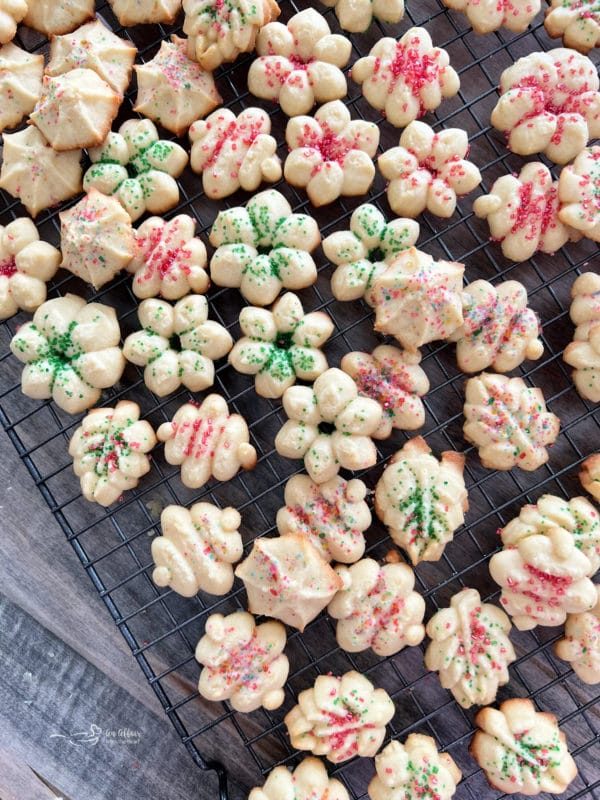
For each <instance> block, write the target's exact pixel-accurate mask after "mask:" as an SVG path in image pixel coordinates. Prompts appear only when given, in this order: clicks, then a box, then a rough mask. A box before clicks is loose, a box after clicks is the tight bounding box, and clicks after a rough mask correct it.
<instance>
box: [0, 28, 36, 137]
mask: <svg viewBox="0 0 600 800" xmlns="http://www.w3.org/2000/svg"><path fill="white" fill-rule="evenodd" d="M43 72H44V56H42V55H32V54H30V53H27V52H26V51H25V50H22V49H21V48H20V47H17V45H16V44H13V43H12V42H9V43H8V44H5V45H3V46H2V47H0V96H1V97H2V106H1V107H0V132H1V131H3V130H4V129H5V128H14V127H15V126H16V125H18V124H19V123H20V122H21V120H22V119H23V117H25V116H27V114H29V113H30V112H31V111H33V108H34V106H35V104H36V103H37V101H38V100H39V98H40V95H41V93H42V74H43Z"/></svg>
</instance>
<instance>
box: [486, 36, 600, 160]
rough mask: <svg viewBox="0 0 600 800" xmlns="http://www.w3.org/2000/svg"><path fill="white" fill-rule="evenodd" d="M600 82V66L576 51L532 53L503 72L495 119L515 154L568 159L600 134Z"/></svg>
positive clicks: (559, 50)
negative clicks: (537, 154) (599, 68)
mask: <svg viewBox="0 0 600 800" xmlns="http://www.w3.org/2000/svg"><path fill="white" fill-rule="evenodd" d="M599 86H600V81H599V79H598V72H597V70H596V67H595V66H594V64H593V63H592V62H591V61H590V59H589V58H587V56H583V55H581V53H577V52H576V51H575V50H569V49H568V48H564V47H558V48H556V49H555V50H549V51H548V52H545V53H544V52H537V53H531V54H530V55H528V56H523V58H520V59H519V60H518V61H516V62H515V63H514V64H512V65H511V66H510V67H507V69H505V70H504V72H503V73H502V75H501V76H500V95H501V96H500V99H499V100H498V103H497V104H496V106H495V108H494V110H493V111H492V115H491V123H492V125H493V127H494V128H496V130H498V131H503V132H504V133H505V134H506V136H507V140H508V147H509V149H510V150H512V152H513V153H518V154H519V155H521V156H528V155H532V154H533V153H545V155H547V156H548V158H549V159H550V160H551V161H554V162H555V163H556V164H566V163H568V162H569V161H571V159H573V158H575V156H576V155H577V154H578V153H579V151H580V150H581V149H582V148H584V147H585V146H586V145H587V143H588V142H589V140H590V139H593V138H595V137H597V136H599V135H600V92H598V87H599Z"/></svg>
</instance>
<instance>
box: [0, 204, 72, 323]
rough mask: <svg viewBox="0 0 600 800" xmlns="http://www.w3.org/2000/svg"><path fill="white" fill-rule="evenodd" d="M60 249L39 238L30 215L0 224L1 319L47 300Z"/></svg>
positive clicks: (27, 309)
mask: <svg viewBox="0 0 600 800" xmlns="http://www.w3.org/2000/svg"><path fill="white" fill-rule="evenodd" d="M59 264H60V252H59V251H58V250H57V249H56V248H55V247H52V245H51V244H49V243H48V242H44V241H40V237H39V234H38V231H37V228H36V227H35V225H34V224H33V222H32V221H31V220H30V219H29V218H28V217H18V218H17V219H14V220H13V221H12V222H9V223H8V225H6V226H5V227H3V226H1V225H0V319H7V317H12V315H13V314H16V313H17V311H18V310H19V309H20V308H21V309H23V311H35V310H36V308H38V306H41V305H42V303H43V302H44V301H45V300H46V281H49V280H50V279H51V278H53V277H54V275H55V273H56V270H57V269H58V265H59Z"/></svg>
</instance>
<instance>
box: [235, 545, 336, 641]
mask: <svg viewBox="0 0 600 800" xmlns="http://www.w3.org/2000/svg"><path fill="white" fill-rule="evenodd" d="M235 574H236V576H237V577H238V578H240V579H241V580H242V581H243V582H244V586H245V587H246V594H247V595H248V608H249V609H250V611H251V612H252V613H253V614H265V615H266V616H268V617H275V618H276V619H280V620H281V621H282V622H285V623H286V625H291V626H292V627H294V628H298V629H299V630H301V631H303V630H304V628H305V627H306V626H307V625H308V623H309V622H310V621H311V620H313V619H314V618H315V617H316V616H317V614H319V613H320V612H321V611H322V610H323V609H324V608H325V606H326V605H327V603H328V602H329V601H330V600H331V598H332V597H333V596H334V594H335V593H336V592H337V591H338V589H341V588H342V580H341V578H340V577H339V576H338V575H337V573H336V572H335V570H333V569H332V567H330V566H329V564H328V563H327V561H325V559H324V558H322V557H321V556H320V555H319V552H318V550H317V549H316V548H315V547H313V546H312V544H311V543H310V542H309V540H308V539H307V538H306V537H305V536H303V535H301V534H294V533H290V534H289V535H286V536H278V537H276V538H275V539H268V538H266V537H264V536H263V537H261V538H258V539H255V541H254V544H253V546H252V551H251V552H250V555H249V556H248V558H246V559H245V560H244V561H242V563H241V564H239V565H238V567H237V568H236V570H235Z"/></svg>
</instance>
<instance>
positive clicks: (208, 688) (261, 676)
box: [196, 611, 289, 712]
mask: <svg viewBox="0 0 600 800" xmlns="http://www.w3.org/2000/svg"><path fill="white" fill-rule="evenodd" d="M285 643H286V635H285V628H284V627H283V625H281V624H280V623H279V622H264V623H263V624H262V625H257V624H256V622H255V621H254V617H253V616H252V614H248V612H247V611H234V612H233V614H228V615H227V616H226V617H224V616H223V615H222V614H211V616H210V617H209V618H208V619H207V620H206V633H205V634H204V636H203V637H202V638H201V639H200V641H199V642H198V644H197V646H196V661H198V662H199V663H200V664H202V666H203V667H204V669H203V670H202V672H201V673H200V681H199V683H198V691H199V692H200V694H201V695H202V697H206V699H207V700H229V702H230V703H231V706H232V708H234V709H235V710H236V711H242V712H249V711H255V710H256V709H257V708H260V707H261V706H263V707H264V708H266V709H269V710H271V709H274V708H279V706H280V705H281V704H282V703H283V698H284V692H283V684H284V683H285V681H286V679H287V676H288V671H289V663H288V660H287V656H285V655H284V653H283V648H284V647H285Z"/></svg>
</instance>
